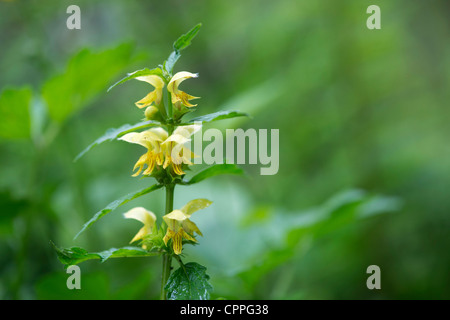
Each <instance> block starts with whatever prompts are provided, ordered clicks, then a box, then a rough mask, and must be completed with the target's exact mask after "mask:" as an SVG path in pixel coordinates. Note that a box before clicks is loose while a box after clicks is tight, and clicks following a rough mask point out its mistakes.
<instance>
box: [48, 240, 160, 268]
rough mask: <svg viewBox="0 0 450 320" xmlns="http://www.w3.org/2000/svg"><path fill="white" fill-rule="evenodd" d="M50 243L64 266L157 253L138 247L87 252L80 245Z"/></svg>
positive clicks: (147, 255)
mask: <svg viewBox="0 0 450 320" xmlns="http://www.w3.org/2000/svg"><path fill="white" fill-rule="evenodd" d="M50 244H51V245H52V246H53V248H54V249H55V250H56V254H57V255H58V259H59V261H61V263H62V264H64V267H65V268H67V267H68V266H71V265H76V264H79V263H81V262H83V261H86V260H92V259H100V262H105V261H106V260H108V259H109V258H130V257H149V256H155V255H158V254H159V253H157V252H149V251H147V250H144V249H142V248H139V247H123V248H111V249H109V250H105V251H101V252H88V251H87V250H86V249H83V248H80V247H71V248H59V247H57V246H56V245H55V244H54V243H53V242H50Z"/></svg>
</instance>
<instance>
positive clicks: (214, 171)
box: [183, 163, 244, 185]
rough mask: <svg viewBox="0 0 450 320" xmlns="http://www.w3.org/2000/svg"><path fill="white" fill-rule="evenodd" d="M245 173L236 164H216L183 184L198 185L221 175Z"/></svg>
mask: <svg viewBox="0 0 450 320" xmlns="http://www.w3.org/2000/svg"><path fill="white" fill-rule="evenodd" d="M243 173H244V171H243V170H242V169H241V168H239V167H238V166H237V165H235V164H228V163H223V164H216V165H213V166H211V167H209V168H207V169H205V170H203V171H200V172H199V173H197V174H196V175H195V176H193V177H192V178H191V179H190V180H188V181H185V182H184V183H183V184H186V185H190V184H194V183H198V182H200V181H203V180H205V179H207V178H211V177H214V176H217V175H221V174H243Z"/></svg>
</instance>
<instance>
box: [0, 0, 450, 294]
mask: <svg viewBox="0 0 450 320" xmlns="http://www.w3.org/2000/svg"><path fill="white" fill-rule="evenodd" d="M71 4H77V5H79V6H80V8H81V30H68V29H67V28H66V19H67V18H68V16H69V14H67V13H66V9H67V7H68V6H69V5H71ZM371 4H377V5H379V6H380V8H381V19H382V22H381V25H382V28H381V30H368V29H367V28H366V19H367V18H368V17H369V15H368V14H367V13H366V9H367V7H368V6H369V5H371ZM449 9H450V3H449V2H448V1H444V0H442V1H435V0H433V1H419V0H408V1H406V0H397V1H386V0H385V1H382V0H377V1H351V0H346V1H334V0H319V1H300V0H299V1H286V0H280V1H256V0H250V1H235V0H228V1H217V0H214V1H198V0H195V1H181V0H177V1H175V0H168V1H135V0H128V1H116V0H109V1H95V2H92V1H43V0H40V1H37V0H35V1H1V2H0V30H1V31H0V48H1V50H0V70H1V73H0V88H1V96H0V152H1V157H0V164H1V167H0V204H1V207H0V210H1V215H0V298H2V299H72V298H74V299H81V298H82V299H157V298H158V296H159V285H160V283H159V281H160V273H161V265H160V260H159V259H151V258H134V259H112V260H108V261H106V262H104V263H103V264H102V263H99V262H98V261H88V262H84V263H83V264H81V265H80V267H81V271H82V283H81V285H82V290H79V291H70V290H68V289H67V288H66V279H67V277H68V275H67V274H66V273H65V270H64V269H63V266H62V264H61V263H60V262H59V261H58V260H57V257H56V254H55V252H54V250H53V249H52V248H51V246H50V244H49V242H50V240H51V241H53V242H55V243H56V244H57V245H58V246H62V247H70V246H74V245H76V246H82V247H84V248H86V249H88V250H90V251H101V250H105V249H108V248H110V247H121V246H125V245H127V244H128V241H129V240H130V239H131V238H132V236H133V235H134V234H135V233H136V232H137V230H138V228H140V226H139V223H137V222H133V221H130V220H125V219H123V217H122V214H121V213H123V212H125V211H126V210H128V209H130V208H131V207H134V206H138V205H142V206H145V207H146V208H148V209H149V210H152V211H154V212H155V213H157V214H158V215H159V216H161V213H162V211H163V202H164V192H163V191H161V190H159V191H157V192H154V193H151V194H150V195H148V196H145V197H142V198H139V199H137V200H135V201H133V202H132V203H131V204H127V205H126V206H124V207H121V208H120V209H118V210H117V211H115V212H113V213H111V214H110V215H108V216H107V217H105V218H104V219H102V220H101V221H99V222H98V223H97V224H95V225H94V226H93V227H92V228H91V229H89V230H88V231H87V232H86V233H84V234H83V235H82V236H80V238H79V239H77V240H76V241H74V240H73V237H74V235H75V234H76V233H77V232H78V231H79V230H80V228H81V226H82V224H83V223H84V222H85V221H87V220H88V219H89V218H90V217H91V216H92V215H93V214H94V213H95V212H96V211H98V210H99V209H101V208H103V207H104V206H105V205H107V204H108V203H109V202H111V201H112V200H114V199H116V198H118V197H120V196H122V195H124V194H126V193H128V192H131V191H134V190H137V189H139V188H140V187H143V186H145V185H148V183H149V181H148V180H146V179H142V180H140V179H137V178H132V177H131V169H132V166H133V165H134V163H135V161H136V159H137V157H138V156H139V155H140V154H141V153H142V150H141V149H139V148H134V147H130V146H129V145H126V144H125V143H122V142H108V143H105V144H103V145H101V146H98V147H97V148H95V149H93V150H92V151H91V152H89V153H88V154H87V155H86V156H85V157H83V158H82V159H81V160H79V161H78V162H76V163H74V162H73V159H74V158H75V156H76V155H77V154H78V153H79V152H80V151H81V150H83V149H84V148H85V147H86V146H87V145H88V144H89V143H91V142H92V141H94V140H95V139H96V138H97V137H99V136H100V135H102V134H103V133H104V132H105V130H106V129H108V128H110V127H119V126H120V125H122V124H124V123H136V122H138V121H139V120H140V118H141V116H142V114H141V111H140V110H138V109H137V108H136V107H134V102H135V101H137V100H139V99H140V98H142V97H143V96H144V95H145V94H146V93H147V92H148V90H149V87H148V85H147V84H145V83H140V82H138V81H136V82H134V81H131V82H128V83H126V84H124V85H122V86H120V87H117V88H114V90H112V91H111V92H109V93H106V89H107V88H108V86H109V85H111V84H113V83H114V82H116V81H117V80H119V79H120V78H122V77H123V76H124V75H125V74H126V73H127V72H131V71H134V70H137V69H142V68H144V67H149V68H152V67H155V66H157V65H158V64H159V63H162V62H163V61H164V59H166V58H167V56H168V54H169V53H170V51H171V49H172V48H171V44H172V42H173V41H174V40H175V39H176V38H177V37H178V36H179V35H180V34H182V33H184V32H186V31H187V30H189V29H190V28H191V27H192V26H194V25H195V24H197V23H198V22H202V23H203V27H202V29H201V31H200V33H199V34H198V36H197V37H196V38H195V39H194V41H193V44H192V45H191V46H190V47H189V48H188V49H186V50H185V51H183V55H182V57H181V59H180V61H179V62H178V63H177V65H176V67H175V69H176V70H175V71H182V70H187V71H190V72H199V74H200V77H199V78H198V79H196V80H192V81H186V83H183V88H185V89H186V91H187V92H189V93H190V94H193V95H196V96H200V97H202V99H201V100H198V101H199V110H198V112H197V113H196V114H195V115H196V116H199V115H202V114H206V113H209V112H214V111H216V110H223V109H230V110H240V111H245V112H248V113H250V114H251V115H252V116H253V118H251V119H245V120H242V119H241V120H239V121H237V120H225V121H223V122H221V123H214V126H215V125H216V124H217V126H219V127H220V128H221V129H224V128H237V127H241V128H244V129H246V128H256V129H258V128H266V129H272V128H273V129H279V130H280V169H279V172H278V174H276V175H273V176H261V175H259V166H255V165H252V166H250V165H248V166H244V169H245V170H246V172H247V176H246V177H233V176H221V177H215V178H212V179H210V180H208V181H204V182H202V183H201V184H198V185H195V186H192V187H189V188H188V187H182V186H180V187H177V188H176V190H175V207H180V206H182V205H184V203H186V202H187V201H189V200H192V199H195V198H201V197H202V198H208V199H210V200H212V201H214V205H213V206H211V207H210V208H208V209H207V210H205V211H204V212H201V213H199V214H198V215H197V216H194V218H193V220H194V221H195V222H196V223H197V224H198V225H199V227H200V229H201V230H202V231H203V234H204V237H203V238H199V240H200V245H199V246H195V247H191V248H189V249H188V250H187V256H186V258H185V260H186V261H189V260H194V261H199V262H200V263H202V264H204V265H205V266H206V267H207V268H208V273H209V275H210V276H211V283H212V285H213V286H214V292H213V295H212V298H219V297H223V298H228V299H449V298H450V274H449V270H450V250H449V249H450V237H449V227H450V215H449V212H448V208H449V207H450V197H449V191H450V166H449V155H450V152H449V147H448V146H449V144H448V139H449V138H448V137H449V133H450V126H449V125H448V121H449V116H450V111H449V109H448V108H446V107H445V106H446V105H447V106H448V102H446V101H449V98H450V97H449V95H450V90H448V88H449V77H448V76H449V74H450V42H449V41H448V39H449V30H450V19H449V15H448V12H449ZM373 264H375V265H378V266H380V268H381V290H368V289H367V287H366V279H367V277H368V276H369V275H368V274H366V269H367V267H368V266H369V265H373Z"/></svg>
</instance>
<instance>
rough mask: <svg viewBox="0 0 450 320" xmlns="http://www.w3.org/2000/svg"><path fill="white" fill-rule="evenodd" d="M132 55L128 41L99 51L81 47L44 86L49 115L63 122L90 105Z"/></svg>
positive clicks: (43, 94) (43, 90) (43, 93)
mask: <svg viewBox="0 0 450 320" xmlns="http://www.w3.org/2000/svg"><path fill="white" fill-rule="evenodd" d="M131 57H132V47H131V46H130V45H128V44H124V45H120V46H118V47H116V48H113V49H110V50H105V51H102V52H99V53H96V52H91V51H90V50H88V49H84V50H81V51H80V52H79V53H78V54H76V55H75V56H74V57H73V58H72V59H71V60H70V61H69V63H68V66H67V68H66V70H65V71H64V72H63V73H61V74H58V75H56V76H54V77H53V78H51V79H50V80H48V81H47V82H46V83H45V84H44V86H43V88H42V96H43V98H44V100H45V101H46V103H47V106H48V111H49V115H50V118H51V119H53V120H54V121H57V122H63V121H65V120H66V119H67V118H68V117H69V116H71V115H72V114H74V113H75V112H77V111H79V110H81V109H83V108H85V107H87V106H88V105H89V103H91V102H92V101H93V99H94V98H95V97H96V96H97V94H99V93H100V92H102V91H103V90H105V88H106V87H107V85H108V84H109V83H111V80H112V79H113V78H115V77H116V75H117V74H118V73H119V72H122V70H123V69H124V68H125V67H126V66H127V65H128V64H129V63H130V60H131Z"/></svg>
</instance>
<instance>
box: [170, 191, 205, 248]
mask: <svg viewBox="0 0 450 320" xmlns="http://www.w3.org/2000/svg"><path fill="white" fill-rule="evenodd" d="M211 204H212V202H211V201H209V200H206V199H196V200H192V201H189V202H188V203H187V204H186V205H185V206H184V207H183V208H181V209H180V210H173V211H172V212H171V213H169V214H166V215H165V216H164V217H163V219H164V221H165V222H166V223H167V232H166V235H165V236H164V238H163V241H164V243H165V244H166V245H167V242H168V241H169V240H170V239H172V248H173V252H174V253H175V254H180V253H181V251H182V249H183V244H182V243H183V239H187V240H190V241H194V242H197V240H195V238H194V237H193V236H194V232H195V233H197V234H199V235H202V233H201V232H200V230H199V229H198V227H197V225H196V224H195V223H194V222H192V221H191V220H189V218H190V217H191V215H192V214H193V213H194V212H195V211H197V210H200V209H204V208H206V207H209V206H210V205H211Z"/></svg>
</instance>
